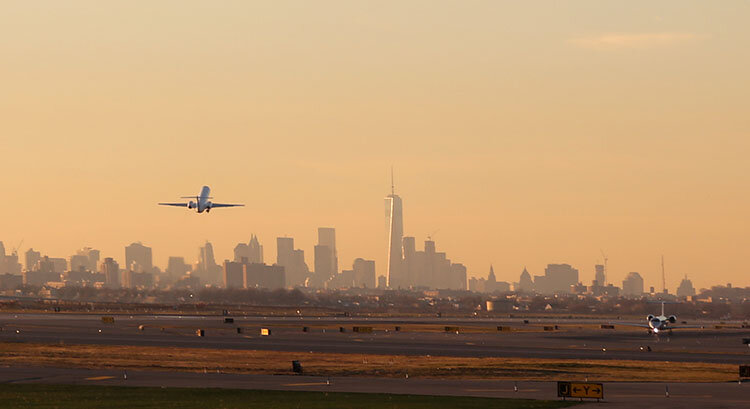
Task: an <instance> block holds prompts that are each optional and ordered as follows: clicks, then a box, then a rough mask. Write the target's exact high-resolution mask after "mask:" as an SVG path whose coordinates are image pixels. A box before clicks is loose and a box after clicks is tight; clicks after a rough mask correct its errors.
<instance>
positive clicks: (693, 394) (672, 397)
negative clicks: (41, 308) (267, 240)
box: [0, 367, 750, 409]
mask: <svg viewBox="0 0 750 409" xmlns="http://www.w3.org/2000/svg"><path fill="white" fill-rule="evenodd" d="M0 383H26V384H28V383H32V384H33V383H47V384H74V385H119V386H151V387H200V388H229V389H263V390H294V391H302V390H304V391H327V392H367V393H394V394H417V395H452V396H482V397H494V398H522V399H559V398H558V397H557V385H556V383H555V382H516V383H514V382H513V381H492V380H440V379H414V378H412V379H394V378H321V377H311V376H281V375H242V374H222V373H189V372H156V371H128V372H124V371H122V370H106V369H97V370H90V369H64V368H36V367H0ZM515 387H517V389H518V391H517V392H516V391H515V389H514V388H515ZM667 391H669V397H667V394H666V392H667ZM604 398H605V399H604V401H605V402H604V403H599V404H596V403H593V404H588V405H586V407H600V406H601V407H602V408H610V409H612V408H632V407H639V408H661V407H665V406H666V407H670V408H701V407H705V408H719V407H720V408H746V407H748V403H749V402H750V383H744V384H740V383H737V382H732V383H674V384H662V383H606V384H604Z"/></svg>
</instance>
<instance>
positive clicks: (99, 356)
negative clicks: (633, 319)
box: [0, 342, 737, 382]
mask: <svg viewBox="0 0 750 409" xmlns="http://www.w3.org/2000/svg"><path fill="white" fill-rule="evenodd" d="M293 360H298V361H300V362H301V364H302V367H303V372H304V374H305V375H314V376H331V377H335V376H362V377H393V378H403V377H405V376H406V375H407V374H408V376H409V377H420V378H441V379H498V380H502V379H505V380H533V381H580V380H583V379H585V378H587V379H591V380H596V381H600V382H603V381H607V382H617V381H620V382H623V381H624V382H726V381H732V380H736V379H737V367H736V366H735V365H728V364H712V363H700V362H670V363H669V364H668V366H667V365H665V363H664V362H658V361H626V360H595V359H588V360H585V359H577V360H573V359H535V358H471V357H447V356H429V355H428V356H404V355H374V354H335V353H308V352H289V351H257V350H225V349H207V348H206V349H204V348H164V347H155V346H125V345H67V344H65V345H62V344H37V343H14V342H5V343H0V364H2V365H10V366H14V365H16V366H29V365H32V366H48V367H49V366H51V367H67V368H92V369H93V368H100V369H101V368H105V369H129V370H154V371H182V372H225V373H246V374H268V375H289V374H290V373H291V362H292V361H293ZM666 367H668V368H669V370H665V368H666Z"/></svg>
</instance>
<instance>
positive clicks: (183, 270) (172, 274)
mask: <svg viewBox="0 0 750 409" xmlns="http://www.w3.org/2000/svg"><path fill="white" fill-rule="evenodd" d="M188 271H190V265H189V264H187V263H185V258H184V257H169V260H168V262H167V271H166V273H167V275H168V276H169V278H170V279H171V280H173V281H175V280H179V279H180V278H182V276H184V275H185V274H187V272H188Z"/></svg>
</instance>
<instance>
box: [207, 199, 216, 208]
mask: <svg viewBox="0 0 750 409" xmlns="http://www.w3.org/2000/svg"><path fill="white" fill-rule="evenodd" d="M213 205H214V204H213V203H211V202H210V201H209V202H206V209H210V208H211V206H213Z"/></svg>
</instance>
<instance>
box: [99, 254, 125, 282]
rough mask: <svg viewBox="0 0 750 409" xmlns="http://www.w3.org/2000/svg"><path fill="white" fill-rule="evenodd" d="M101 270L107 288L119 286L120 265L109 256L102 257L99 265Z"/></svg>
mask: <svg viewBox="0 0 750 409" xmlns="http://www.w3.org/2000/svg"><path fill="white" fill-rule="evenodd" d="M100 269H101V272H102V274H104V285H105V286H107V287H109V288H119V287H120V266H119V265H117V262H116V261H115V260H114V259H112V258H111V257H107V258H105V259H104V262H103V263H102V265H101V268H100Z"/></svg>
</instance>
